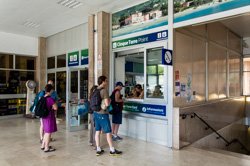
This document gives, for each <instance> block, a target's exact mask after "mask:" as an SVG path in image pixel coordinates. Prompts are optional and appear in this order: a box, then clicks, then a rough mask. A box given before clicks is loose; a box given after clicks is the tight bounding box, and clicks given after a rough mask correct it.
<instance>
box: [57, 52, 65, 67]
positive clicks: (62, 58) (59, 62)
mask: <svg viewBox="0 0 250 166" xmlns="http://www.w3.org/2000/svg"><path fill="white" fill-rule="evenodd" d="M60 67H66V54H63V55H58V56H57V68H60Z"/></svg>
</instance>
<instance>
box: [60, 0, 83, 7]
mask: <svg viewBox="0 0 250 166" xmlns="http://www.w3.org/2000/svg"><path fill="white" fill-rule="evenodd" d="M57 4H59V5H62V6H64V7H68V8H71V9H74V8H77V7H79V6H81V5H83V3H82V2H79V1H77V0H60V1H58V2H57Z"/></svg>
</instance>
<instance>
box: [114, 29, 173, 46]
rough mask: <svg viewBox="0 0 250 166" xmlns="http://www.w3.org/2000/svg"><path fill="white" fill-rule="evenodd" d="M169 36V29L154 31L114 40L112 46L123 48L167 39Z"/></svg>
mask: <svg viewBox="0 0 250 166" xmlns="http://www.w3.org/2000/svg"><path fill="white" fill-rule="evenodd" d="M167 38H168V31H167V30H165V31H160V32H154V33H150V34H147V35H142V36H137V37H132V38H127V39H123V40H117V41H114V42H112V48H113V49H117V48H123V47H128V46H134V45H138V44H144V43H149V42H155V41H160V40H167Z"/></svg>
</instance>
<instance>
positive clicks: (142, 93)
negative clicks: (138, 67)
mask: <svg viewBox="0 0 250 166" xmlns="http://www.w3.org/2000/svg"><path fill="white" fill-rule="evenodd" d="M143 98H144V91H143V90H142V91H141V94H140V96H139V99H143Z"/></svg>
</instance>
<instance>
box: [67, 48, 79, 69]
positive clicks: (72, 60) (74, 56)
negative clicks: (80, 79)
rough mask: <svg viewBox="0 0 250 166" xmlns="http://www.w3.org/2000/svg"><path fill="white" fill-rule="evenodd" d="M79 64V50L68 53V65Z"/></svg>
mask: <svg viewBox="0 0 250 166" xmlns="http://www.w3.org/2000/svg"><path fill="white" fill-rule="evenodd" d="M78 65H79V51H75V52H70V53H68V66H78Z"/></svg>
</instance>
